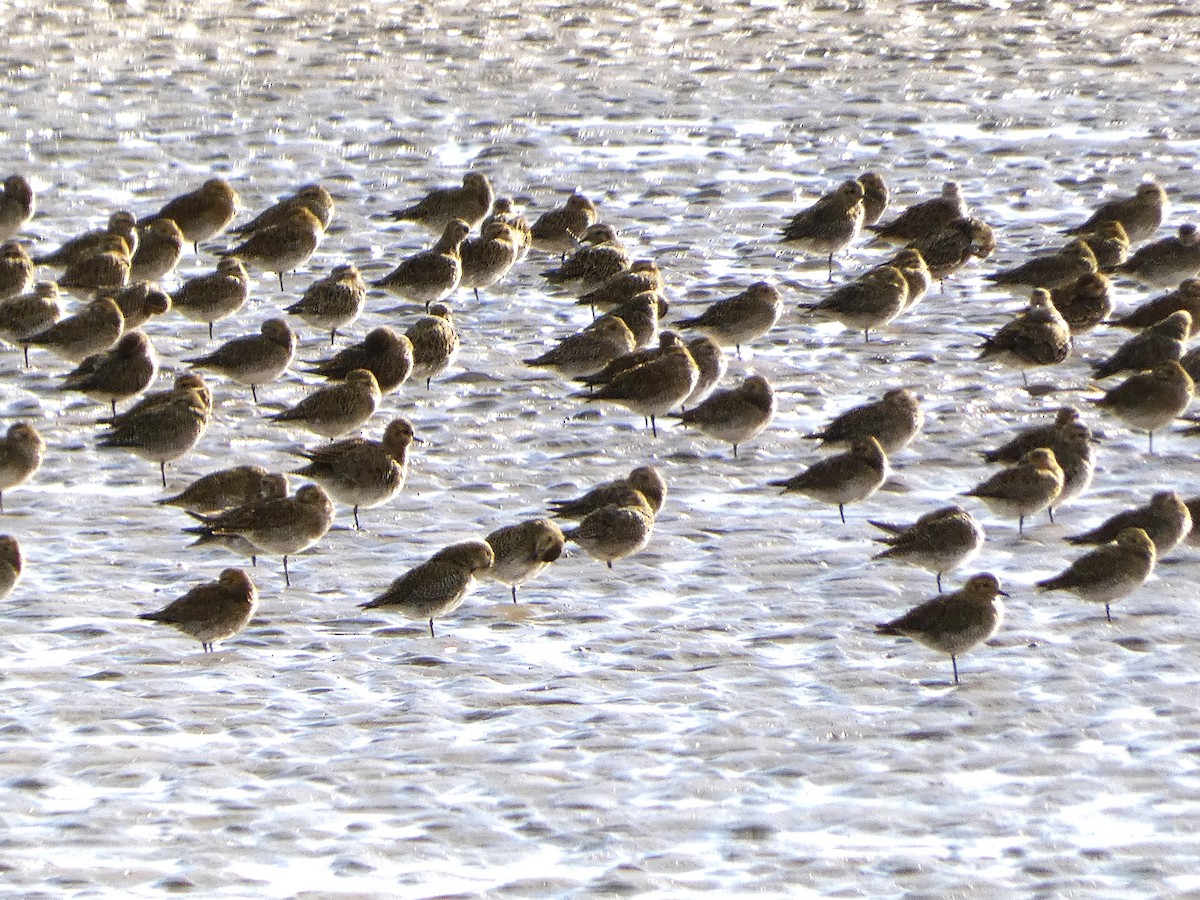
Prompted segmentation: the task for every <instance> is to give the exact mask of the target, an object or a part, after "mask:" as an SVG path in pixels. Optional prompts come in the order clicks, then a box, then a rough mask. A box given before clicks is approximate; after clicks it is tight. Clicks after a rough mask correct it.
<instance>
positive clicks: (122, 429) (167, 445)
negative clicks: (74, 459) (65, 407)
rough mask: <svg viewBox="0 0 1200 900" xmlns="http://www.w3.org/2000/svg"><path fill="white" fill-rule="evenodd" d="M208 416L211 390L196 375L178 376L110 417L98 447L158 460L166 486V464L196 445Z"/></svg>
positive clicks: (210, 408)
mask: <svg viewBox="0 0 1200 900" xmlns="http://www.w3.org/2000/svg"><path fill="white" fill-rule="evenodd" d="M211 419H212V393H211V392H210V391H209V390H208V386H207V385H206V384H205V383H204V379H203V378H201V377H200V376H198V375H193V374H188V375H180V376H178V377H177V378H176V379H175V384H174V385H173V386H172V388H171V390H170V391H164V392H160V393H157V394H150V395H147V396H145V397H143V398H142V399H141V400H140V401H138V403H137V404H136V405H134V406H133V407H132V408H131V409H128V410H126V411H125V412H123V413H120V414H119V415H115V416H113V417H112V418H110V419H101V420H100V422H101V424H103V425H107V426H108V428H107V430H106V431H104V432H103V433H102V434H101V435H100V440H99V445H100V446H101V447H102V448H105V449H109V448H122V449H126V450H129V451H130V452H132V453H133V454H134V455H135V456H139V457H141V458H142V459H145V460H149V461H150V462H156V463H158V469H159V474H160V475H161V476H162V484H163V487H164V488H165V487H166V486H167V463H169V462H171V461H172V460H175V459H178V458H179V457H181V456H183V455H184V454H185V453H187V452H188V451H189V450H191V449H192V448H193V447H195V446H196V444H197V442H198V441H199V440H200V438H201V437H203V436H204V433H205V432H206V431H207V430H208V424H209V422H210V421H211Z"/></svg>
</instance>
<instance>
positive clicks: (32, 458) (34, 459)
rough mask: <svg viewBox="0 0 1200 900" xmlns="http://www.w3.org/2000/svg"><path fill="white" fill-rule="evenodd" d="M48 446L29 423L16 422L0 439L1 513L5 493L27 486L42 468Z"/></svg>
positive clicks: (0, 511)
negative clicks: (43, 457)
mask: <svg viewBox="0 0 1200 900" xmlns="http://www.w3.org/2000/svg"><path fill="white" fill-rule="evenodd" d="M45 451H46V444H45V442H44V441H43V440H42V436H41V435H40V434H38V430H37V429H36V428H34V427H33V426H32V425H30V424H29V423H28V422H16V423H14V424H12V425H9V426H8V431H7V432H5V435H4V437H3V438H2V439H0V513H2V512H4V492H5V491H7V490H11V489H12V488H15V487H20V486H21V485H23V484H25V482H27V481H28V480H29V479H30V478H32V477H33V476H34V475H36V474H37V471H38V469H40V468H41V467H42V456H43V455H44V453H45Z"/></svg>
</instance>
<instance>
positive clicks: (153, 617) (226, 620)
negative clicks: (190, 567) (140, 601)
mask: <svg viewBox="0 0 1200 900" xmlns="http://www.w3.org/2000/svg"><path fill="white" fill-rule="evenodd" d="M257 604H258V589H257V588H255V586H254V582H253V581H251V580H250V576H249V575H247V574H246V573H245V572H244V571H242V570H241V569H226V570H225V571H223V572H222V573H221V575H220V577H219V578H218V579H217V580H216V581H209V582H206V583H204V584H198V585H196V586H195V587H194V588H192V589H191V590H190V591H188V592H187V593H186V594H184V595H183V596H182V597H180V598H179V599H177V600H173V601H172V602H170V603H168V604H167V605H166V606H164V607H163V608H162V609H160V610H158V611H157V612H148V613H141V614H140V615H139V616H138V618H139V619H147V620H149V621H151V622H161V623H162V624H163V625H170V626H171V627H172V628H175V629H177V630H179V631H182V632H183V633H184V634H186V635H187V636H188V637H193V638H195V639H196V640H198V641H199V642H200V646H201V647H203V648H204V652H205V653H211V652H212V650H213V644H215V643H216V642H217V641H220V640H224V639H225V638H228V637H233V636H234V635H235V634H237V633H238V632H239V631H241V630H242V629H243V628H245V627H246V626H247V625H248V624H250V620H251V619H252V618H253V617H254V610H255V607H256V606H257Z"/></svg>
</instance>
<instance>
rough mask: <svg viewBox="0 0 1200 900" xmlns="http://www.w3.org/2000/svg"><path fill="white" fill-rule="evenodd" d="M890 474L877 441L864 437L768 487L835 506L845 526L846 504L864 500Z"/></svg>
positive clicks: (885, 458)
mask: <svg viewBox="0 0 1200 900" xmlns="http://www.w3.org/2000/svg"><path fill="white" fill-rule="evenodd" d="M889 472H890V467H889V466H888V459H887V455H886V454H885V453H884V452H883V448H882V447H881V446H880V445H879V441H877V440H876V439H875V438H873V437H867V438H864V439H860V440H855V441H853V442H852V443H851V444H850V449H849V450H847V451H846V452H845V453H839V454H837V455H836V456H829V457H826V458H825V459H822V460H818V461H817V462H815V463H813V464H812V465H811V466H809V467H808V468H807V469H805V470H804V471H803V472H801V473H799V474H798V475H793V476H792V477H791V478H785V479H783V480H781V481H772V482H769V484H770V485H771V486H773V487H781V488H783V492H784V493H785V494H790V493H799V494H805V495H807V496H809V497H812V498H813V499H814V500H819V501H821V502H822V503H832V504H835V505H836V506H837V508H838V515H839V516H841V519H842V524H845V522H846V509H845V505H846V504H847V503H857V502H858V501H860V500H866V499H867V498H868V497H870V496H871V495H872V494H874V493H875V492H876V491H877V490H879V488H880V487H882V486H883V483H884V482H885V481H887V477H888V474H889Z"/></svg>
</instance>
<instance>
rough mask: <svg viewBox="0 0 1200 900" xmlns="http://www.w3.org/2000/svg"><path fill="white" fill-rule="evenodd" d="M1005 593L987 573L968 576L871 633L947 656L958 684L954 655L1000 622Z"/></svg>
mask: <svg viewBox="0 0 1200 900" xmlns="http://www.w3.org/2000/svg"><path fill="white" fill-rule="evenodd" d="M1007 596H1008V594H1007V593H1005V592H1004V591H1003V590H1001V589H1000V580H999V579H998V578H996V576H995V575H992V574H991V573H988V572H984V573H982V574H980V575H972V576H971V577H970V578H968V579H967V582H966V584H964V585H963V586H962V587H961V588H959V589H958V590H957V591H951V592H950V593H949V594H939V595H938V596H936V597H934V598H933V599H932V600H926V601H925V602H924V603H922V604H921V605H919V606H916V607H913V608H912V609H910V610H909V611H908V612H906V613H905V614H904V615H902V616H900V617H899V618H898V619H893V620H892V621H890V622H884V623H883V624H881V625H877V626H875V633H876V634H881V635H893V636H896V637H907V638H911V639H912V640H914V641H916V642H917V643H919V644H924V645H925V646H926V647H929V648H930V649H931V650H937V651H938V652H939V653H948V654H949V655H950V665H951V666H952V667H953V669H954V683H955V684H958V683H959V680H958V655H959V654H960V653H965V652H966V651H967V650H970V649H971V648H972V647H974V646H975V645H976V644H981V643H983V642H984V641H986V640H989V639H990V638H991V637H992V636H993V635H994V634H995V633H996V632H997V631H998V630H999V629H1000V625H1001V624H1002V623H1003V621H1004V601H1003V600H1002V599H1001V598H1002V597H1007Z"/></svg>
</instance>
